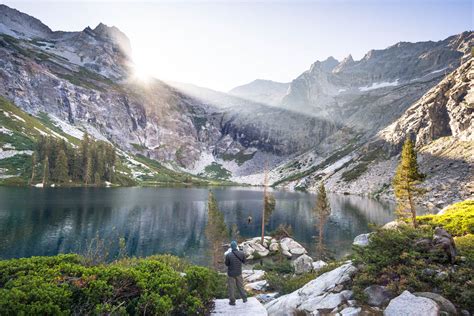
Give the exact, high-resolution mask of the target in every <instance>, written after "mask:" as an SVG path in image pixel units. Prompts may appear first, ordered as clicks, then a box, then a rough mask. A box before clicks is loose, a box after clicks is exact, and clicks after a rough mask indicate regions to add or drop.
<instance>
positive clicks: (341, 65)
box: [332, 54, 354, 73]
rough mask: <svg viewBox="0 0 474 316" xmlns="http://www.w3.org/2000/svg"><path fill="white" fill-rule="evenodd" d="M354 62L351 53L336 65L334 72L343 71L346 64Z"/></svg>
mask: <svg viewBox="0 0 474 316" xmlns="http://www.w3.org/2000/svg"><path fill="white" fill-rule="evenodd" d="M353 63H354V58H352V55H351V54H349V55H348V56H347V57H346V58H344V59H343V60H342V61H341V62H340V63H339V64H338V65H337V66H336V67H334V69H333V70H332V72H333V73H337V72H341V71H342V70H343V69H344V68H345V67H346V66H348V65H352V64H353Z"/></svg>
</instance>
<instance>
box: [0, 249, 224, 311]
mask: <svg viewBox="0 0 474 316" xmlns="http://www.w3.org/2000/svg"><path fill="white" fill-rule="evenodd" d="M84 262H85V260H84V258H83V257H81V256H79V255H74V254H67V255H58V256H53V257H32V258H22V259H11V260H2V261H0V311H2V315H18V314H20V315H21V314H27V315H51V314H54V315H69V314H79V315H84V314H115V315H124V314H142V315H143V314H154V315H196V314H205V313H207V312H208V311H209V310H210V308H211V307H212V306H211V305H212V299H213V298H214V297H219V296H221V295H222V293H223V291H224V290H225V285H224V284H225V281H224V279H223V278H222V277H220V276H219V275H218V274H217V273H216V272H214V271H212V270H210V269H208V268H205V267H199V266H192V265H190V264H187V263H185V262H183V261H182V260H180V259H179V258H177V257H173V256H169V255H162V256H152V257H148V258H143V259H137V258H128V259H122V260H119V261H116V262H113V263H110V264H100V265H94V266H87V265H85V264H84Z"/></svg>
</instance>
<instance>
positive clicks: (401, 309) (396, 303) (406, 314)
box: [383, 291, 440, 316]
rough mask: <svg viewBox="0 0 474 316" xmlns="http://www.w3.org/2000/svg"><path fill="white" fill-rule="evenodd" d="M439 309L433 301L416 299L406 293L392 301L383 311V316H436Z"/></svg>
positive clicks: (421, 298)
mask: <svg viewBox="0 0 474 316" xmlns="http://www.w3.org/2000/svg"><path fill="white" fill-rule="evenodd" d="M439 311H440V309H439V307H438V304H436V303H435V302H434V301H433V300H431V299H429V298H425V297H417V296H415V295H413V294H411V293H410V292H408V291H404V292H403V293H402V294H400V295H399V296H397V297H396V298H394V299H392V300H391V301H390V303H389V304H388V306H387V308H386V309H385V310H384V312H383V314H384V316H419V315H424V316H438V315H439Z"/></svg>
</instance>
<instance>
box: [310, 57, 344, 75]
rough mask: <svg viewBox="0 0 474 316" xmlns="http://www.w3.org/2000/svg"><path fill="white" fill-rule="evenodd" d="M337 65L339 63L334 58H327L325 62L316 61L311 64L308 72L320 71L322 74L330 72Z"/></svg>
mask: <svg viewBox="0 0 474 316" xmlns="http://www.w3.org/2000/svg"><path fill="white" fill-rule="evenodd" d="M338 64H339V61H338V60H337V59H336V58H334V57H332V56H329V57H328V58H326V60H323V61H319V60H317V61H316V62H315V63H313V64H312V65H311V67H310V68H309V72H310V73H312V72H314V71H318V70H322V71H323V72H331V71H332V70H333V69H334V67H336V66H337V65H338Z"/></svg>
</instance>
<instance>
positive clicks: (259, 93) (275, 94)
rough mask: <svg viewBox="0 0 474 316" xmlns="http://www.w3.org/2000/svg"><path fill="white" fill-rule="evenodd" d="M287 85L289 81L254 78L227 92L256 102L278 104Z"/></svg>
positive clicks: (285, 91) (284, 93)
mask: <svg viewBox="0 0 474 316" xmlns="http://www.w3.org/2000/svg"><path fill="white" fill-rule="evenodd" d="M289 86H290V84H289V83H282V82H276V81H272V80H263V79H256V80H254V81H252V82H250V83H247V84H244V85H241V86H238V87H235V88H233V89H232V90H230V91H229V94H230V95H235V96H237V97H241V98H243V99H247V100H250V101H254V102H258V103H263V104H268V105H280V103H281V100H282V99H283V97H284V96H285V95H286V93H287V91H288V87H289Z"/></svg>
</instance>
